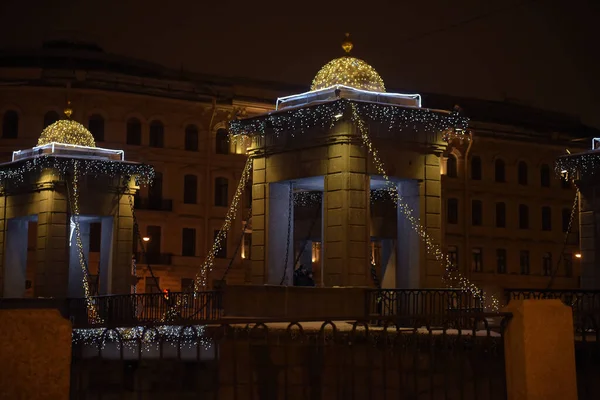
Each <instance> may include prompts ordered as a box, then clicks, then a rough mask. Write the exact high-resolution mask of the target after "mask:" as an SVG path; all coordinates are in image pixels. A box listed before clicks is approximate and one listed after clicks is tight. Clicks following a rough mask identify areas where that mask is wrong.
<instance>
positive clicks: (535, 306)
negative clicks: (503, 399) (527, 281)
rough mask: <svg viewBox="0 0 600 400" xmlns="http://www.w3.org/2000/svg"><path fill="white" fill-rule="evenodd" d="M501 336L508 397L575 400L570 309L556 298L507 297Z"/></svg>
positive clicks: (515, 398) (537, 399)
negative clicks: (507, 314) (505, 323)
mask: <svg viewBox="0 0 600 400" xmlns="http://www.w3.org/2000/svg"><path fill="white" fill-rule="evenodd" d="M504 311H507V312H511V313H512V314H513V317H512V319H511V320H510V321H509V323H508V327H507V330H506V332H505V336H504V354H505V361H506V388H507V394H508V400H552V399H556V400H559V399H560V400H567V399H568V400H576V399H577V376H576V372H575V346H574V343H575V338H574V334H573V312H572V310H571V308H570V307H568V306H566V305H564V304H563V303H562V302H561V301H560V300H511V301H510V303H509V304H508V306H507V307H506V309H505V310H504Z"/></svg>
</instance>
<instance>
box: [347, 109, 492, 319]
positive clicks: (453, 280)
mask: <svg viewBox="0 0 600 400" xmlns="http://www.w3.org/2000/svg"><path fill="white" fill-rule="evenodd" d="M351 107H352V121H353V122H354V123H355V124H356V125H357V127H358V129H359V132H360V135H361V138H362V141H363V144H364V145H365V147H366V148H367V149H368V151H369V154H371V157H372V159H373V163H374V164H375V168H376V169H377V171H378V172H379V174H380V175H382V176H383V178H384V180H385V183H386V186H387V190H388V192H389V195H390V196H391V198H392V199H394V203H395V204H396V205H397V207H398V208H399V209H400V211H401V212H402V213H403V214H404V216H405V217H406V219H407V220H408V221H409V222H410V224H411V225H412V227H413V229H414V230H415V231H416V232H417V233H418V234H419V236H420V237H421V239H422V240H423V241H424V242H425V246H426V248H427V251H428V252H429V253H433V255H434V257H435V259H436V260H437V261H440V262H442V263H444V265H445V275H444V279H445V280H446V282H447V283H448V284H449V285H450V286H451V287H454V286H455V285H458V287H460V288H461V289H462V290H463V291H465V292H468V293H470V294H471V295H472V296H473V297H475V298H478V299H479V300H480V301H481V303H482V304H485V296H486V294H485V292H483V291H482V290H481V289H479V288H478V287H477V286H476V285H474V284H473V283H471V282H469V280H468V279H467V278H465V277H464V276H462V275H461V273H460V272H458V271H456V270H455V268H454V266H453V264H452V262H451V261H450V258H449V257H448V256H447V255H446V254H444V253H443V252H442V250H441V249H440V247H439V246H438V245H437V244H436V243H435V242H434V241H433V239H432V238H431V236H429V234H428V233H427V231H426V229H425V228H424V227H423V226H422V225H421V223H420V220H419V218H416V217H415V216H414V211H413V210H412V209H411V208H410V206H409V205H408V204H407V203H406V202H404V200H403V198H402V196H400V195H399V193H398V189H397V188H396V185H395V184H394V183H393V182H392V181H391V180H390V178H389V177H388V175H387V173H386V171H385V167H384V164H383V162H382V161H381V159H380V158H379V152H378V151H377V149H376V148H375V146H374V145H373V142H372V141H371V138H370V137H369V134H368V129H367V127H366V125H365V123H364V121H363V119H362V118H361V116H360V114H359V109H358V107H356V105H355V104H351ZM490 300H491V307H492V309H493V310H494V311H498V309H499V302H498V300H497V299H496V298H495V297H494V296H491V297H490Z"/></svg>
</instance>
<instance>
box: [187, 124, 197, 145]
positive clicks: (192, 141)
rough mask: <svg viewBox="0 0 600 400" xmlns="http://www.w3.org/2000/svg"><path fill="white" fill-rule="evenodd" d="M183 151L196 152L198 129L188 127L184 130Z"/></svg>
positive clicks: (191, 126)
mask: <svg viewBox="0 0 600 400" xmlns="http://www.w3.org/2000/svg"><path fill="white" fill-rule="evenodd" d="M185 149H186V150H187V151H198V128H197V127H196V125H188V126H187V127H186V128H185Z"/></svg>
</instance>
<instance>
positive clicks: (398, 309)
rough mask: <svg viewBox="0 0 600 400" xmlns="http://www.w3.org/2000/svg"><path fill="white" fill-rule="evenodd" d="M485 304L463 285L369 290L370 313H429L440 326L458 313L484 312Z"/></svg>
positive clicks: (432, 319)
mask: <svg viewBox="0 0 600 400" xmlns="http://www.w3.org/2000/svg"><path fill="white" fill-rule="evenodd" d="M482 311H483V304H481V301H480V300H479V299H478V298H476V297H474V296H473V295H471V294H469V293H467V292H464V291H462V290H460V289H371V290H369V291H368V292H367V315H368V316H370V317H371V318H374V319H379V318H380V317H391V316H397V317H404V316H415V315H428V316H430V319H431V322H432V323H434V324H436V325H438V326H440V325H443V324H444V323H446V322H447V321H448V320H449V319H455V318H457V317H458V316H459V315H460V316H463V317H464V316H465V315H467V314H470V313H481V312H482Z"/></svg>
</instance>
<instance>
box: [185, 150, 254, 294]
mask: <svg viewBox="0 0 600 400" xmlns="http://www.w3.org/2000/svg"><path fill="white" fill-rule="evenodd" d="M251 174H252V158H250V157H248V160H247V161H246V165H245V166H244V170H243V171H242V176H241V178H240V181H239V182H238V186H237V188H236V190H235V194H234V195H233V200H232V201H231V206H230V207H229V209H228V210H227V214H226V215H225V221H224V222H223V225H222V226H221V229H220V230H219V233H218V234H217V237H216V238H215V241H214V243H213V245H212V248H211V250H210V251H209V252H208V254H207V255H206V259H205V260H204V262H203V263H202V266H201V267H200V270H199V272H198V273H197V274H196V277H195V278H194V293H196V292H198V291H199V290H200V287H206V280H207V278H208V274H209V273H210V272H211V271H212V267H213V263H214V260H215V256H216V255H217V253H218V252H219V251H220V250H221V247H222V244H223V243H224V242H225V241H226V240H227V234H228V233H229V229H230V228H231V223H232V221H233V220H234V219H235V216H236V214H237V210H238V205H239V203H240V200H241V198H242V196H243V194H244V189H245V187H246V183H247V182H248V180H249V178H250V175H251Z"/></svg>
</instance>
